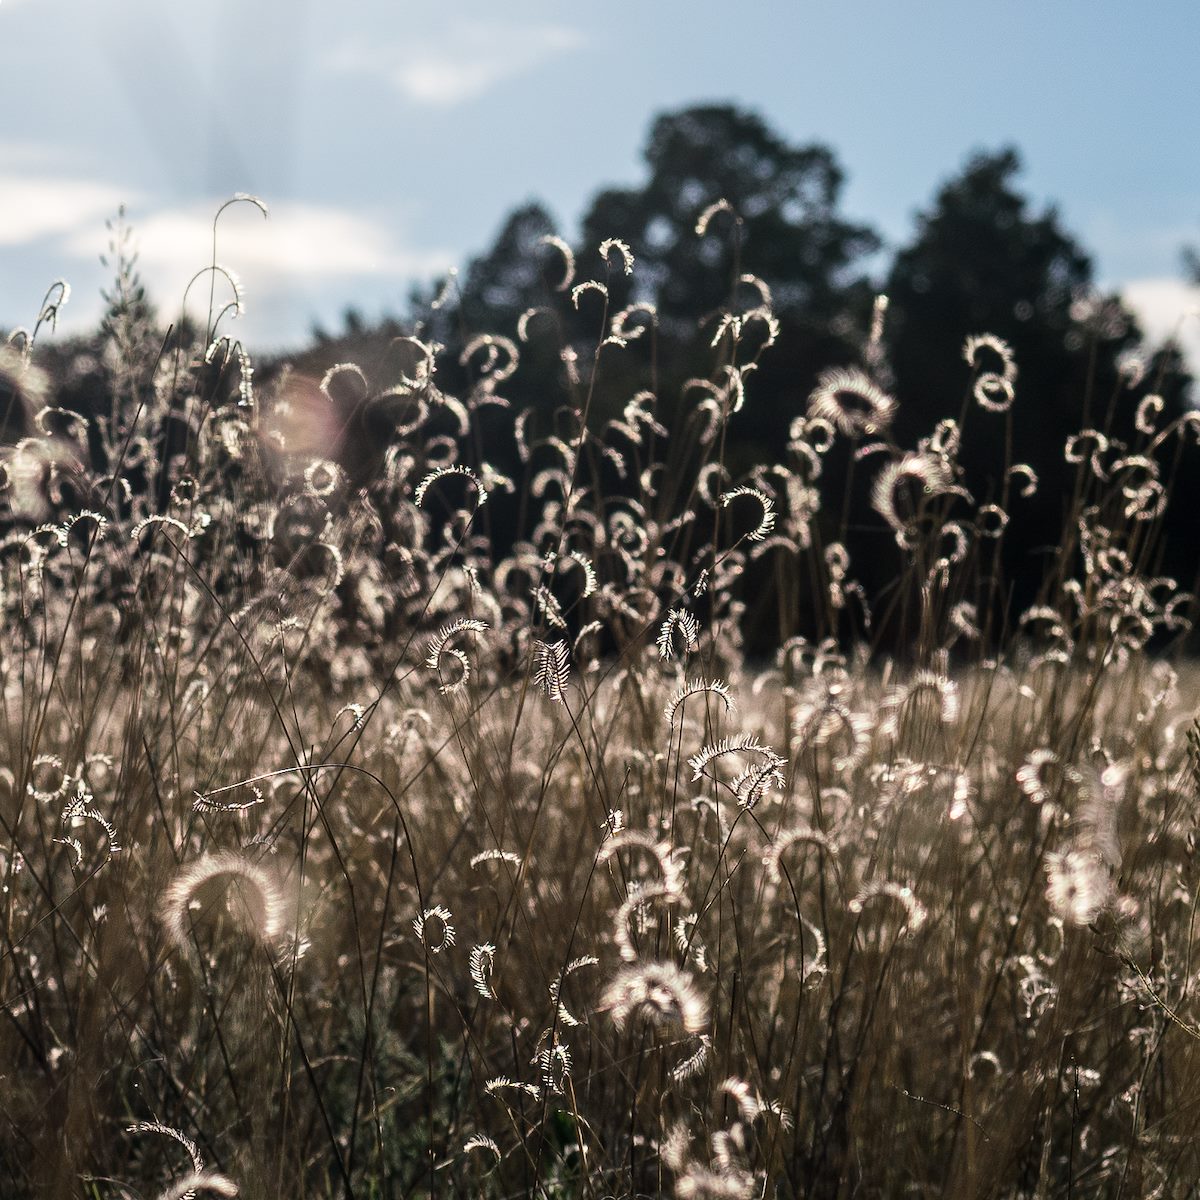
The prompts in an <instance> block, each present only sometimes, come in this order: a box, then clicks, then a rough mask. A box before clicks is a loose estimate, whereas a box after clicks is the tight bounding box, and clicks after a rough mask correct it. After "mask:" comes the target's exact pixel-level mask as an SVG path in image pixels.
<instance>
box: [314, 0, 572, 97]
mask: <svg viewBox="0 0 1200 1200" xmlns="http://www.w3.org/2000/svg"><path fill="white" fill-rule="evenodd" d="M583 44H584V38H583V35H582V34H581V33H580V32H579V31H578V30H575V29H572V28H570V27H568V26H565V25H530V26H526V27H524V28H520V27H513V26H510V25H504V24H500V23H498V22H492V21H467V20H458V21H452V22H450V23H449V24H448V25H447V26H446V28H445V30H444V31H442V32H440V33H439V34H438V35H437V36H434V37H430V36H424V37H422V36H417V37H415V38H414V39H412V40H409V41H406V42H405V43H404V44H403V45H391V46H379V45H375V44H371V43H368V42H365V41H362V40H351V41H347V42H344V43H343V44H342V45H341V46H339V47H338V48H337V49H336V50H334V51H333V53H332V54H330V56H329V58H328V59H327V61H326V64H325V65H326V68H327V69H328V70H330V71H331V72H333V73H335V74H343V75H361V74H366V75H371V76H374V77H376V78H380V79H383V80H384V81H385V82H387V83H388V84H389V85H390V86H391V87H392V88H394V89H395V90H396V91H397V92H399V93H400V94H401V95H402V96H404V97H405V98H406V99H407V100H410V101H412V102H413V103H415V104H421V105H426V106H430V107H437V108H450V107H453V106H455V105H459V104H464V103H466V102H468V101H470V100H476V99H478V98H479V97H480V96H482V95H484V94H485V93H487V92H489V91H490V90H491V89H492V88H494V87H495V86H496V85H497V84H499V83H502V82H504V81H505V80H507V79H513V78H516V77H518V76H521V75H525V74H528V73H529V72H530V71H533V70H535V69H536V68H537V67H539V66H541V65H542V64H543V63H545V62H548V61H550V60H551V59H553V58H557V57H558V56H560V55H562V54H565V53H568V52H570V51H572V50H575V49H578V48H579V47H581V46H582V45H583Z"/></svg>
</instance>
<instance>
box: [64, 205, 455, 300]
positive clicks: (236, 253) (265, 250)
mask: <svg viewBox="0 0 1200 1200" xmlns="http://www.w3.org/2000/svg"><path fill="white" fill-rule="evenodd" d="M219 205H220V201H217V202H215V203H202V204H191V205H188V206H186V207H183V208H171V209H163V210H160V211H158V212H150V213H148V214H146V215H145V216H140V217H139V216H138V215H137V214H136V213H134V214H133V215H132V218H131V222H132V225H133V231H134V241H135V243H136V245H137V247H138V251H139V259H140V262H141V263H142V264H143V266H144V267H146V269H147V270H153V271H155V272H159V273H161V272H164V271H172V272H175V273H176V275H177V277H178V278H180V279H181V280H182V281H183V282H185V283H186V281H187V280H188V279H189V278H190V277H191V276H192V275H193V274H195V272H196V271H198V270H200V269H202V268H203V267H204V266H205V265H207V264H208V263H209V262H210V261H211V260H212V238H213V228H212V224H213V214H214V213H215V212H216V210H217V208H218V207H219ZM92 241H93V238H92V236H91V234H90V233H89V234H88V235H87V236H86V238H85V237H84V236H82V235H77V236H76V237H74V238H73V239H72V241H71V249H72V250H73V251H74V252H75V253H78V254H87V253H90V252H91V250H92ZM217 260H218V262H221V263H223V264H225V265H227V266H229V267H231V268H232V269H233V270H235V271H236V272H237V273H238V274H240V275H242V276H244V277H245V278H247V279H251V280H253V279H259V280H265V279H273V280H283V279H287V278H302V279H323V278H329V277H333V276H341V277H345V276H353V275H395V276H412V275H415V274H423V273H425V272H431V271H436V270H438V269H439V268H444V267H445V266H447V265H448V262H449V261H450V260H449V257H448V256H447V255H444V254H439V253H436V252H428V253H425V252H415V251H412V250H410V249H407V248H405V247H403V246H402V245H400V244H399V243H398V242H397V241H396V239H395V237H394V235H393V234H392V233H391V231H389V230H388V229H386V228H385V227H384V226H382V225H380V224H378V223H376V222H374V221H371V220H369V219H368V218H365V217H361V216H358V215H356V214H354V213H350V212H346V211H345V210H343V209H339V208H331V207H327V206H321V205H314V204H283V205H280V206H278V207H277V208H274V209H272V211H271V215H270V218H269V219H266V220H264V218H263V216H262V214H261V213H260V212H259V211H258V210H257V209H255V208H253V207H252V206H250V205H248V204H242V205H236V206H233V207H231V208H229V209H227V210H226V212H225V213H224V215H223V216H222V217H221V220H220V224H219V225H218V228H217Z"/></svg>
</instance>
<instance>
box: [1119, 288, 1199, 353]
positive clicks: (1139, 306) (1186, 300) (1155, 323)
mask: <svg viewBox="0 0 1200 1200" xmlns="http://www.w3.org/2000/svg"><path fill="white" fill-rule="evenodd" d="M1120 293H1121V298H1122V299H1123V300H1124V301H1125V303H1126V304H1128V305H1129V307H1130V308H1131V309H1132V310H1133V311H1134V313H1135V314H1136V315H1137V318H1138V321H1139V322H1140V323H1141V326H1142V329H1143V331H1144V332H1145V334H1146V337H1147V339H1148V340H1149V341H1150V343H1151V345H1154V346H1158V345H1161V344H1162V343H1163V342H1165V341H1166V340H1167V339H1168V338H1172V337H1173V338H1174V339H1175V340H1176V341H1177V342H1178V343H1179V345H1180V348H1181V349H1182V350H1183V354H1184V357H1185V359H1186V360H1187V363H1188V367H1189V369H1190V370H1191V372H1192V374H1193V375H1195V376H1198V377H1200V287H1195V286H1191V285H1189V284H1186V283H1184V282H1183V281H1182V280H1181V279H1171V278H1169V277H1168V278H1150V279H1133V280H1130V282H1128V283H1125V284H1122V285H1121V288H1120Z"/></svg>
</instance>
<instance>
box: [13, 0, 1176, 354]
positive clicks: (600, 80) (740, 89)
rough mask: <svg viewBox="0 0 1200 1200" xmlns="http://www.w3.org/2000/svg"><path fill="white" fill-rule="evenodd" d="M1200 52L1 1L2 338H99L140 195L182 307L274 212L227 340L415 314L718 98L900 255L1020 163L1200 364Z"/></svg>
mask: <svg viewBox="0 0 1200 1200" xmlns="http://www.w3.org/2000/svg"><path fill="white" fill-rule="evenodd" d="M1197 46H1200V4H1197V3H1195V0H1161V2H1159V3H1157V4H1154V5H1146V6H1142V5H1135V4H1131V3H1127V2H1123V0H1118V2H1113V0H1091V2H1090V3H1083V2H1079V0H1037V2H1030V0H1001V2H997V3H993V4H988V5H984V4H977V3H973V2H972V0H958V2H956V3H949V2H945V0H924V2H922V3H920V4H918V3H916V2H915V0H888V2H883V0H880V2H867V0H843V2H842V3H839V4H836V5H835V4H810V3H802V2H797V0H791V2H788V3H784V2H778V3H762V2H754V0H747V2H743V3H741V4H739V5H737V6H734V5H718V4H715V3H710V2H709V0H688V2H683V0H646V2H645V3H642V4H639V5H623V6H619V7H616V6H600V5H585V4H570V3H566V2H563V0H559V2H557V3H554V2H550V0H509V2H508V3H505V4H503V5H500V4H484V3H478V2H477V0H451V2H449V3H444V4H441V5H429V4H422V5H414V4H410V3H407V2H405V0H357V2H356V0H343V2H341V3H335V4H329V3H328V0H326V2H325V3H320V4H318V3H317V2H316V0H206V2H205V3H203V4H194V3H185V2H182V0H0V100H2V101H3V108H2V111H3V112H4V113H5V114H6V116H7V120H6V121H5V125H4V128H3V130H2V131H0V327H8V326H11V325H14V324H19V323H27V322H29V321H30V320H31V319H32V318H33V317H34V316H35V315H36V311H37V306H38V303H39V300H40V298H41V296H42V293H43V291H44V290H45V287H46V285H47V284H49V283H50V282H51V281H52V280H54V279H56V278H58V277H60V276H61V277H65V278H66V279H68V280H69V281H70V283H71V284H72V286H73V289H74V294H73V296H72V301H71V304H70V306H69V307H68V309H66V310H64V322H63V324H64V326H65V327H66V328H72V329H75V328H80V327H82V326H85V325H87V324H89V323H90V322H92V321H94V319H95V318H96V316H97V314H98V312H99V309H100V304H101V302H100V299H99V289H100V287H102V286H103V285H104V284H105V282H106V281H107V277H108V272H107V271H106V270H105V269H104V268H102V267H101V266H100V264H99V262H98V256H99V255H100V254H101V253H102V252H103V251H104V249H105V245H106V240H107V233H106V230H105V227H104V222H105V218H106V217H109V216H112V215H113V214H114V213H115V210H116V207H117V205H118V204H120V203H122V202H124V203H125V204H126V205H127V208H128V212H129V216H130V219H131V222H132V225H133V228H134V233H135V237H136V239H137V241H138V243H139V244H140V246H141V255H142V268H143V275H144V277H145V278H146V280H147V282H148V284H149V286H150V290H151V293H152V295H153V297H154V298H155V300H156V301H157V303H158V305H159V308H160V311H161V312H162V313H163V315H164V316H169V315H171V314H173V313H175V312H177V311H178V307H179V303H180V300H181V298H182V295H183V291H184V287H185V285H186V283H187V280H188V278H189V277H190V276H191V274H192V273H193V272H194V271H196V270H197V269H199V268H200V267H202V266H203V265H204V264H205V263H206V262H207V261H208V260H209V257H210V255H211V219H212V214H213V212H214V211H215V210H216V208H217V206H218V205H219V204H220V202H221V201H222V200H223V199H225V198H227V197H228V196H230V195H231V194H233V193H234V192H239V191H245V192H254V193H257V194H259V195H261V196H262V197H263V198H264V199H265V200H266V201H267V202H268V203H269V204H270V206H271V219H270V220H269V221H268V222H264V221H263V219H262V217H261V216H260V215H259V214H258V213H257V212H255V211H254V210H253V209H251V208H249V207H248V206H240V207H239V208H235V209H232V210H230V211H229V212H227V213H226V216H225V217H224V218H223V219H222V226H221V236H220V241H219V244H218V257H219V258H220V259H221V260H222V261H223V262H226V263H228V264H229V265H230V266H232V267H233V268H234V269H235V270H237V272H238V273H239V275H240V277H241V278H242V280H243V282H244V284H245V288H246V304H247V309H246V313H245V315H244V316H243V317H242V318H241V319H240V321H239V322H238V326H240V328H238V327H235V326H231V327H230V332H235V331H236V332H237V333H238V334H239V335H240V336H242V337H243V339H244V340H246V341H247V342H248V344H250V345H252V346H253V345H259V346H286V345H295V344H298V343H300V342H302V341H303V340H304V339H305V337H306V335H307V333H308V330H309V328H310V326H311V323H312V322H313V320H321V321H323V322H325V323H326V324H328V325H332V326H335V327H336V326H337V325H338V324H339V314H340V313H341V311H342V310H343V309H344V308H345V307H346V306H347V305H348V304H351V303H353V304H356V305H357V306H358V307H359V308H360V309H361V310H362V311H363V312H365V313H366V314H367V315H368V316H374V315H377V314H379V313H381V312H383V311H385V310H389V309H390V310H392V311H396V310H398V309H400V308H401V307H402V305H403V300H404V297H405V296H406V295H407V292H408V288H409V286H410V284H411V282H412V281H413V280H414V279H419V278H425V277H428V276H429V275H430V274H432V273H434V272H436V271H438V270H441V269H443V268H445V267H447V266H450V265H461V264H462V263H463V262H464V261H465V260H466V259H467V258H468V257H469V256H470V255H471V254H472V253H474V252H476V251H479V250H481V249H483V248H485V247H486V246H487V245H488V244H489V242H490V240H491V238H492V236H493V235H494V233H495V231H496V229H497V227H498V225H499V223H500V221H501V220H502V218H503V216H504V214H505V213H506V212H508V211H509V209H511V208H512V207H513V206H514V205H516V204H518V203H520V202H521V201H523V200H525V199H527V198H529V197H533V196H536V197H539V198H541V199H543V200H544V201H545V202H546V203H547V204H548V205H549V207H550V209H551V211H552V212H554V214H555V215H556V217H557V218H558V220H559V222H560V224H561V226H562V227H563V228H564V229H565V230H566V231H567V232H568V233H569V232H573V230H574V225H575V222H576V220H577V218H578V216H579V214H580V213H581V211H582V209H583V207H584V205H585V203H586V200H587V198H588V197H589V196H590V195H591V193H592V192H593V191H595V189H596V188H597V187H598V186H600V185H602V184H611V183H633V182H636V181H637V180H638V179H640V178H641V175H642V168H641V163H640V153H641V147H642V144H643V142H644V140H645V136H646V131H647V129H648V126H649V123H650V120H651V118H652V116H653V115H654V114H655V113H656V112H659V111H661V110H663V109H667V108H676V107H680V106H683V105H686V104H689V103H695V102H700V101H711V100H720V101H733V102H736V103H739V104H742V105H744V106H747V107H751V108H754V109H757V110H758V111H760V112H761V113H762V114H763V115H764V117H765V118H766V119H767V120H768V122H769V123H770V124H772V125H773V126H774V127H775V128H776V129H777V130H778V131H779V132H781V133H782V134H783V135H785V136H786V137H788V138H789V139H790V140H792V141H794V142H798V143H803V142H809V141H821V142H825V143H827V144H829V145H830V146H832V147H833V148H834V150H835V151H836V153H837V155H838V158H839V161H840V162H841V164H842V166H843V168H844V170H845V172H846V175H847V185H846V188H845V192H844V198H843V209H844V211H845V212H846V213H847V215H849V216H850V217H853V218H855V219H861V220H865V221H867V222H869V223H870V224H872V225H874V226H875V227H876V228H877V229H878V230H879V231H880V232H881V233H882V234H883V236H884V237H885V238H886V239H887V241H888V242H889V244H891V245H895V244H897V243H900V242H902V241H903V240H904V239H906V238H907V237H908V236H909V235H910V234H911V231H912V228H913V217H914V214H915V213H916V211H917V210H918V209H919V208H921V207H922V206H924V205H926V204H927V203H928V202H929V200H930V198H931V197H932V195H933V193H934V191H935V189H936V188H937V186H938V185H939V184H940V183H941V181H943V180H944V179H945V178H946V177H947V176H948V175H950V174H952V173H954V172H955V171H957V170H958V169H959V168H960V167H961V165H962V163H963V162H964V160H965V158H966V157H967V155H968V154H969V153H970V152H971V151H972V150H974V149H978V148H987V149H992V148H996V147H998V146H1000V145H1003V144H1007V143H1013V144H1015V145H1016V146H1017V147H1018V148H1019V149H1020V150H1021V152H1022V155H1023V158H1024V162H1025V168H1026V169H1025V173H1024V176H1023V183H1024V186H1025V188H1026V189H1027V190H1028V192H1029V193H1030V195H1031V196H1032V197H1033V198H1034V199H1035V200H1036V201H1037V202H1038V203H1039V204H1041V203H1044V202H1046V201H1049V200H1053V201H1055V202H1056V203H1057V204H1058V205H1059V207H1060V211H1061V213H1062V215H1063V218H1064V221H1065V223H1066V225H1067V227H1068V228H1069V229H1070V230H1071V231H1072V232H1074V233H1075V234H1076V235H1077V236H1078V237H1079V239H1080V240H1081V241H1082V243H1083V244H1084V245H1085V247H1087V248H1088V249H1090V250H1091V251H1092V252H1093V253H1094V255H1095V260H1096V266H1097V272H1098V276H1099V279H1100V281H1101V282H1102V283H1103V284H1104V285H1106V286H1110V287H1114V288H1120V289H1121V290H1122V292H1123V293H1124V294H1125V295H1126V297H1127V298H1128V299H1129V301H1130V302H1131V303H1132V304H1133V305H1134V306H1135V308H1136V309H1137V310H1138V311H1139V314H1140V315H1141V316H1142V318H1143V321H1144V324H1145V325H1146V326H1147V328H1148V329H1149V331H1150V332H1151V334H1153V335H1155V336H1156V337H1161V336H1165V334H1166V333H1168V332H1169V331H1170V330H1171V329H1172V328H1173V327H1174V326H1175V325H1176V323H1177V322H1178V321H1179V319H1180V318H1181V317H1183V318H1184V325H1183V336H1184V338H1185V340H1186V342H1187V343H1188V346H1189V350H1190V351H1191V353H1192V354H1193V356H1194V361H1195V362H1196V363H1197V365H1198V366H1200V315H1193V316H1186V315H1185V314H1187V313H1188V311H1189V310H1190V309H1191V308H1193V307H1195V306H1197V305H1200V292H1198V291H1197V290H1196V289H1189V288H1188V287H1186V286H1185V285H1184V282H1183V280H1182V274H1181V268H1180V265H1179V249H1180V246H1181V245H1182V244H1183V243H1184V242H1188V241H1190V242H1192V243H1200V133H1198V132H1197V131H1198V130H1200V122H1197V120H1196V96H1197V84H1198V83H1200V69H1198V67H1197V61H1196V47H1197ZM635 249H636V247H635ZM206 290H207V289H205V291H206Z"/></svg>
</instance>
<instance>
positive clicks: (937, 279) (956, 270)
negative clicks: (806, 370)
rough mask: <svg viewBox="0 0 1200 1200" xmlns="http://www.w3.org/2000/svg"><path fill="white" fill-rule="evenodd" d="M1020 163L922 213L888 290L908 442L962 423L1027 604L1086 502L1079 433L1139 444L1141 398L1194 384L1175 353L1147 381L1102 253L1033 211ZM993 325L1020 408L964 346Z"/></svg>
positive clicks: (976, 167)
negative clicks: (997, 390)
mask: <svg viewBox="0 0 1200 1200" xmlns="http://www.w3.org/2000/svg"><path fill="white" fill-rule="evenodd" d="M1019 171H1020V159H1019V157H1018V155H1017V153H1016V151H1015V150H1013V149H1011V148H1008V149H1003V150H1000V151H999V152H996V153H991V154H987V153H981V154H976V155H975V156H973V157H972V158H971V159H970V160H969V161H968V163H967V164H966V167H965V168H964V170H963V171H962V173H961V174H959V175H958V176H956V177H955V178H952V179H951V180H950V181H949V182H947V183H946V184H945V185H944V186H943V187H942V188H941V189H940V191H939V192H938V194H937V196H936V198H935V200H934V203H933V204H932V206H931V207H930V208H929V210H927V211H926V212H924V213H922V214H921V215H920V216H919V217H918V220H917V230H916V235H915V237H914V238H913V240H912V242H911V243H910V244H909V245H907V246H905V247H903V248H902V249H901V250H900V251H899V252H898V253H897V255H896V258H895V262H894V264H893V267H892V269H891V272H890V274H889V277H888V280H887V283H886V291H887V294H888V296H889V298H890V308H889V310H888V330H887V348H888V354H889V361H890V366H891V370H892V372H893V375H894V380H893V383H894V389H895V393H896V396H897V399H898V400H899V409H898V416H897V420H896V425H895V429H894V433H895V436H896V437H897V439H898V440H900V441H901V443H902V444H906V445H909V444H912V443H913V442H914V441H915V440H916V439H917V438H919V437H922V436H926V435H928V434H929V433H930V432H931V431H932V430H933V428H934V426H935V424H936V423H937V422H938V421H939V420H940V419H943V418H946V417H954V418H956V419H959V420H960V421H961V422H962V424H963V429H962V451H961V456H960V458H961V462H962V464H963V466H964V468H965V471H966V477H965V480H964V482H965V484H966V487H967V488H968V490H969V491H970V492H971V494H972V496H973V497H974V498H975V500H976V501H977V502H978V503H979V504H983V503H987V502H989V501H991V502H1003V503H1004V504H1005V505H1006V507H1007V508H1008V509H1009V511H1010V515H1011V516H1012V518H1013V525H1012V526H1010V528H1009V530H1008V532H1007V534H1006V537H1005V555H1004V566H1005V569H1006V570H1005V573H1006V575H1007V577H1008V579H1010V580H1012V581H1013V582H1014V583H1015V592H1014V596H1013V598H1014V601H1015V602H1016V603H1017V604H1022V603H1028V602H1029V601H1030V600H1031V599H1032V596H1033V594H1034V592H1035V591H1036V588H1037V585H1038V583H1039V581H1040V580H1041V578H1042V576H1043V574H1044V571H1045V569H1046V565H1047V562H1048V561H1049V560H1051V559H1052V558H1053V556H1054V555H1055V554H1056V553H1057V552H1058V544H1057V543H1058V536H1059V531H1060V530H1062V529H1063V523H1064V519H1065V517H1066V513H1067V511H1068V506H1069V505H1070V503H1071V502H1072V491H1071V481H1072V480H1073V478H1074V468H1073V467H1071V466H1070V465H1069V464H1067V463H1066V462H1064V456H1063V451H1064V446H1065V443H1066V439H1067V438H1068V437H1069V436H1070V435H1071V434H1072V433H1074V432H1076V431H1078V430H1079V429H1080V428H1081V427H1084V426H1092V427H1094V428H1097V429H1099V430H1101V431H1102V432H1103V433H1104V434H1105V435H1107V436H1108V437H1109V438H1111V439H1116V441H1117V442H1124V443H1126V444H1128V445H1132V444H1133V443H1134V442H1135V441H1136V430H1135V428H1134V414H1135V410H1136V408H1137V404H1138V402H1139V401H1140V399H1141V398H1142V397H1143V396H1144V395H1145V394H1146V393H1147V392H1149V391H1158V392H1161V393H1163V394H1164V395H1165V396H1166V398H1167V400H1168V401H1169V402H1170V403H1171V404H1172V405H1174V406H1178V405H1179V404H1180V403H1181V402H1182V396H1183V391H1184V387H1185V385H1186V382H1187V379H1186V375H1183V374H1182V373H1181V371H1180V366H1179V363H1178V360H1177V358H1176V359H1171V357H1170V355H1169V354H1167V355H1166V356H1163V355H1159V356H1158V357H1157V358H1155V359H1154V360H1152V361H1151V363H1150V364H1149V370H1147V371H1146V372H1145V373H1144V377H1143V378H1142V379H1140V380H1138V379H1136V378H1135V376H1136V374H1137V372H1136V371H1134V370H1132V369H1131V368H1130V364H1129V360H1128V356H1129V355H1131V354H1133V353H1134V352H1136V351H1138V350H1139V348H1140V346H1141V334H1140V331H1139V329H1138V327H1137V323H1136V321H1135V320H1134V319H1133V317H1132V315H1131V314H1130V313H1129V312H1128V311H1127V310H1126V309H1125V307H1124V306H1123V305H1122V304H1121V302H1120V301H1119V299H1117V298H1116V297H1115V296H1105V295H1101V294H1099V293H1097V292H1096V290H1095V288H1094V285H1093V267H1092V262H1091V259H1090V258H1089V257H1088V255H1087V254H1086V253H1085V252H1084V251H1083V250H1082V248H1081V247H1080V246H1079V244H1078V243H1077V242H1076V241H1075V240H1074V238H1073V237H1072V236H1071V235H1070V234H1069V233H1068V232H1067V231H1066V230H1065V229H1064V228H1063V226H1062V224H1061V222H1060V220H1059V216H1058V213H1057V211H1056V210H1055V209H1054V208H1053V207H1048V208H1046V209H1045V210H1044V211H1042V212H1035V211H1032V209H1031V206H1030V203H1029V201H1028V199H1027V198H1026V197H1025V196H1023V195H1021V194H1020V192H1019V191H1018V190H1017V188H1016V182H1015V181H1016V176H1017V175H1018V173H1019ZM985 333H986V334H993V335H995V336H997V337H998V338H1000V339H1003V341H1004V342H1006V343H1007V344H1008V346H1010V347H1011V349H1012V352H1013V359H1014V363H1015V366H1016V370H1017V376H1016V380H1015V400H1014V402H1013V404H1012V406H1011V409H1010V410H1009V411H1008V412H1007V413H996V412H988V411H984V410H983V409H982V408H981V407H980V406H979V405H978V404H977V403H976V402H975V401H974V400H973V399H972V397H971V383H972V370H971V367H970V366H969V365H968V364H967V363H966V362H964V345H965V343H966V340H967V338H968V337H970V336H971V335H978V334H985ZM982 365H983V367H984V369H991V368H992V367H993V366H994V365H995V364H993V363H991V362H987V363H983V364H982ZM1017 463H1026V464H1029V465H1030V466H1031V467H1032V468H1033V470H1034V471H1035V472H1036V474H1037V476H1038V478H1039V480H1040V484H1039V487H1038V490H1037V493H1036V495H1034V496H1032V497H1030V498H1028V499H1023V498H1021V497H1019V496H1016V495H1015V494H1014V493H1015V491H1016V489H1015V488H1014V487H1012V486H1011V484H1010V483H1009V481H1008V480H1007V476H1006V472H1007V469H1008V468H1009V467H1011V466H1012V465H1014V464H1017Z"/></svg>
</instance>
